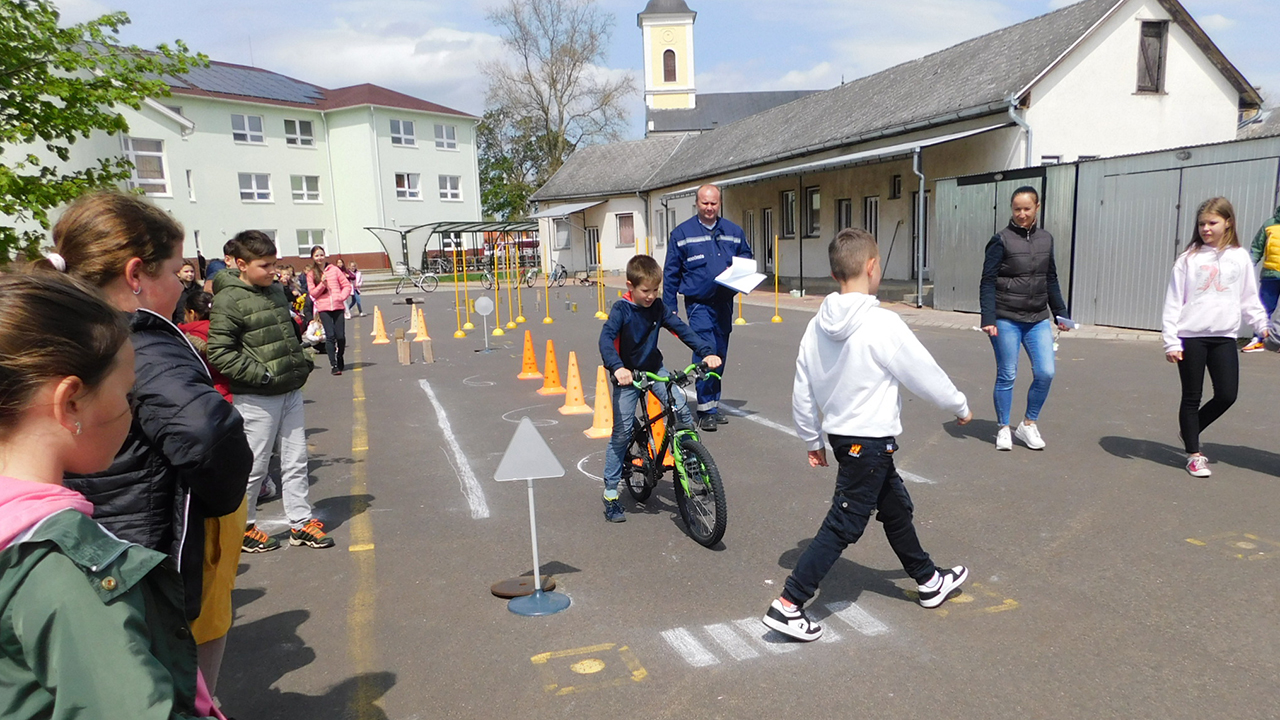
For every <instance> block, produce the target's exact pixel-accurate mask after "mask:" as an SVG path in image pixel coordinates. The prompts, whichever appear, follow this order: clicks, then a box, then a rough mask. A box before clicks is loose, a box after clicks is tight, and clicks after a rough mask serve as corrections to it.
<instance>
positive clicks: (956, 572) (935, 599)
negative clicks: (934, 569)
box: [916, 565, 969, 608]
mask: <svg viewBox="0 0 1280 720" xmlns="http://www.w3.org/2000/svg"><path fill="white" fill-rule="evenodd" d="M968 578H969V568H967V567H965V566H963V565H957V566H955V567H953V568H951V569H950V570H941V569H939V570H938V584H937V585H935V586H934V587H933V589H929V588H928V587H926V586H924V585H919V586H917V588H916V589H917V590H918V591H919V592H920V605H921V606H922V607H927V608H936V607H938V606H939V605H941V604H942V603H944V602H946V601H947V597H948V596H949V595H950V594H951V591H953V590H955V589H957V588H959V587H960V583H963V582H964V581H965V580H967V579H968Z"/></svg>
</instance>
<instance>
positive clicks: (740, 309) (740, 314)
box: [733, 293, 747, 325]
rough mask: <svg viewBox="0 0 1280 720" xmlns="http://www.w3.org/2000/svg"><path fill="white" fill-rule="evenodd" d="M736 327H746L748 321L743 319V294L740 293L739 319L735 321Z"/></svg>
mask: <svg viewBox="0 0 1280 720" xmlns="http://www.w3.org/2000/svg"><path fill="white" fill-rule="evenodd" d="M733 324H734V325H746V324H747V321H746V320H743V319H742V293H738V319H737V320H734V321H733Z"/></svg>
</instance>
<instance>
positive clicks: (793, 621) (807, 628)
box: [763, 598, 822, 642]
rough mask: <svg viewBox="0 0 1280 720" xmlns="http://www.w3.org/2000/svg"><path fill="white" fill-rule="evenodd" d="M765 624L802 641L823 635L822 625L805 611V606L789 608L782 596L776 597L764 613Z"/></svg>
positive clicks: (771, 628)
mask: <svg viewBox="0 0 1280 720" xmlns="http://www.w3.org/2000/svg"><path fill="white" fill-rule="evenodd" d="M763 620H764V626H765V627H767V628H769V629H770V630H777V631H778V632H780V633H782V634H783V635H786V636H787V637H790V638H795V639H796V640H799V641H801V642H813V641H814V640H817V639H818V638H820V637H822V626H821V625H817V624H814V622H813V621H811V620H810V619H809V616H808V615H806V614H805V613H804V608H801V607H797V608H796V609H795V610H787V609H786V608H784V607H783V606H782V600H781V598H779V599H775V600H774V601H773V604H771V605H770V606H769V612H767V613H765V614H764V618H763Z"/></svg>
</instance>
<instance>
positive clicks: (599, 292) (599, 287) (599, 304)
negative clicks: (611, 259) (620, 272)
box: [596, 239, 609, 320]
mask: <svg viewBox="0 0 1280 720" xmlns="http://www.w3.org/2000/svg"><path fill="white" fill-rule="evenodd" d="M596 319H597V320H608V319H609V315H608V314H607V313H606V312H605V311H604V253H603V248H602V247H601V245H600V240H599V239H596Z"/></svg>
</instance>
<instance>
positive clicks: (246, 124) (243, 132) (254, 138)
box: [231, 115, 267, 145]
mask: <svg viewBox="0 0 1280 720" xmlns="http://www.w3.org/2000/svg"><path fill="white" fill-rule="evenodd" d="M231 139H232V140H235V141H236V142H242V143H254V144H257V145H262V144H265V143H266V142H267V140H266V138H265V137H264V136H263V134H262V116H261V115H232V116H231Z"/></svg>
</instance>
